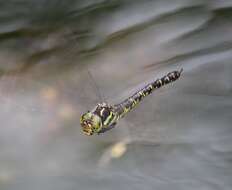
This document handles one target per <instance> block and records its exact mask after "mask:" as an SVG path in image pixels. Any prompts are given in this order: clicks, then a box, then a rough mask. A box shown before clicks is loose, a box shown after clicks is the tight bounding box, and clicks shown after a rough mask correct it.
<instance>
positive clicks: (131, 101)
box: [114, 69, 183, 118]
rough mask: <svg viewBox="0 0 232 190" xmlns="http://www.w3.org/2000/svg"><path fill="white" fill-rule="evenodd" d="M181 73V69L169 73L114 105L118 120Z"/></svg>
mask: <svg viewBox="0 0 232 190" xmlns="http://www.w3.org/2000/svg"><path fill="white" fill-rule="evenodd" d="M182 71H183V69H181V70H180V71H173V72H170V73H168V74H167V75H165V76H164V77H162V78H160V79H157V80H155V81H154V82H151V83H149V84H148V85H146V86H145V87H144V88H143V89H141V90H139V91H138V92H136V93H134V94H133V95H132V96H130V97H129V98H127V99H126V100H124V101H123V102H121V103H120V104H117V105H114V108H115V111H116V112H117V114H118V115H119V118H122V117H123V116H124V115H125V114H126V113H128V112H129V111H130V110H132V109H133V108H134V107H135V106H136V105H137V104H138V103H139V102H140V101H141V100H142V99H143V98H144V97H146V96H147V95H149V94H151V93H152V92H153V91H154V90H155V89H157V88H160V87H162V86H164V85H166V84H169V83H171V82H174V81H175V80H177V79H178V78H179V77H180V74H181V72H182Z"/></svg>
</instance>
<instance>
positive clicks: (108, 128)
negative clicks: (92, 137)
mask: <svg viewBox="0 0 232 190" xmlns="http://www.w3.org/2000/svg"><path fill="white" fill-rule="evenodd" d="M115 125H116V122H115V123H113V124H112V125H110V126H108V127H106V128H104V127H103V128H102V130H101V131H99V132H98V133H97V134H98V135H100V134H101V133H105V132H106V131H109V130H110V129H113V128H114V127H115Z"/></svg>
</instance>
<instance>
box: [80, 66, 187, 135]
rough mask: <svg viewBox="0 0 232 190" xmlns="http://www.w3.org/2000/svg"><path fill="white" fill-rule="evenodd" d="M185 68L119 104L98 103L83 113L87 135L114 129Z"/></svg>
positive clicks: (81, 121) (156, 81) (152, 83)
mask: <svg viewBox="0 0 232 190" xmlns="http://www.w3.org/2000/svg"><path fill="white" fill-rule="evenodd" d="M182 72H183V68H182V69H180V70H179V71H178V70H176V71H172V72H169V73H168V74H166V75H165V76H163V77H162V78H159V79H157V80H155V81H153V82H151V83H148V84H147V85H146V86H145V87H143V88H142V89H141V90H139V91H137V92H136V93H134V94H133V95H132V96H130V97H129V98H127V99H125V100H124V101H122V102H121V103H119V104H115V105H111V104H108V103H106V102H102V103H98V104H97V105H96V106H95V107H94V108H93V109H92V110H91V111H87V112H86V113H84V114H82V116H81V118H80V124H81V129H82V131H83V133H84V134H85V135H87V136H91V135H94V134H101V133H105V132H106V131H109V130H111V129H113V128H114V127H115V126H116V124H117V122H118V121H119V120H120V119H121V118H123V117H124V116H125V115H127V113H128V112H130V111H131V110H132V109H134V108H135V106H136V105H138V104H139V103H140V102H141V101H142V100H143V98H144V97H146V96H148V95H149V94H151V93H152V92H153V91H154V90H156V89H159V88H161V87H162V86H164V85H167V84H169V83H172V82H174V81H176V80H177V79H179V78H180V76H181V73H182Z"/></svg>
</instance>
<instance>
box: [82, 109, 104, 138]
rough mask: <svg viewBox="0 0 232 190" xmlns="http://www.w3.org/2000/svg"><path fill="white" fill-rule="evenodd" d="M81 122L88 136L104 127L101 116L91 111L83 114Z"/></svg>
mask: <svg viewBox="0 0 232 190" xmlns="http://www.w3.org/2000/svg"><path fill="white" fill-rule="evenodd" d="M80 124H81V128H82V131H83V133H84V134H85V135H88V136H90V135H93V134H94V133H97V132H99V131H100V130H101V129H102V122H101V118H100V117H99V116H98V115H96V114H94V113H92V112H90V111H88V112H86V113H84V114H83V115H82V116H81V119H80Z"/></svg>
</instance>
